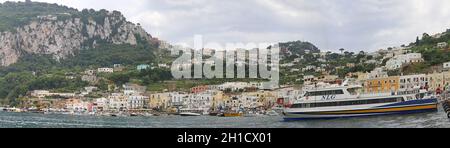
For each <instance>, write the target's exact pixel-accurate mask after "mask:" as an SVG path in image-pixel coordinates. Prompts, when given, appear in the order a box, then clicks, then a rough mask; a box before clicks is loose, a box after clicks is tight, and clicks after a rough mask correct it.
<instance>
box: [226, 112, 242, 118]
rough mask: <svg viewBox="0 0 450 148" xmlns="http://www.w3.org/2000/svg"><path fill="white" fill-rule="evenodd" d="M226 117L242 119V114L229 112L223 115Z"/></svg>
mask: <svg viewBox="0 0 450 148" xmlns="http://www.w3.org/2000/svg"><path fill="white" fill-rule="evenodd" d="M223 116H224V117H242V116H243V114H242V113H234V112H228V113H224V114H223Z"/></svg>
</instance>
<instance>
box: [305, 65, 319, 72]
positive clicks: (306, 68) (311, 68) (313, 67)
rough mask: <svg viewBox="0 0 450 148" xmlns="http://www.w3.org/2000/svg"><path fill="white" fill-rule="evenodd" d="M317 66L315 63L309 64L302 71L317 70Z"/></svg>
mask: <svg viewBox="0 0 450 148" xmlns="http://www.w3.org/2000/svg"><path fill="white" fill-rule="evenodd" d="M316 68H317V67H316V66H314V65H308V66H306V67H305V68H303V69H302V71H310V70H315V69H316Z"/></svg>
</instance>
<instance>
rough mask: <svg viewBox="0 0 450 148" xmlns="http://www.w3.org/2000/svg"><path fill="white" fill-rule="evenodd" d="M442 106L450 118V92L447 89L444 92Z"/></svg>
mask: <svg viewBox="0 0 450 148" xmlns="http://www.w3.org/2000/svg"><path fill="white" fill-rule="evenodd" d="M442 108H443V109H444V111H445V113H446V114H447V118H449V119H450V92H449V91H446V92H445V93H443V94H442Z"/></svg>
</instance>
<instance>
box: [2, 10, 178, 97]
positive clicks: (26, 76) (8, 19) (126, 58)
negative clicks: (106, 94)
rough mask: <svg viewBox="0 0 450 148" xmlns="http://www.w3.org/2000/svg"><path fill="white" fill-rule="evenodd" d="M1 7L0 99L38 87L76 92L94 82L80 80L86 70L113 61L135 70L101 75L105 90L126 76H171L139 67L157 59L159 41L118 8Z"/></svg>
mask: <svg viewBox="0 0 450 148" xmlns="http://www.w3.org/2000/svg"><path fill="white" fill-rule="evenodd" d="M0 12H1V13H0V18H1V20H2V21H0V32H1V33H0V102H5V101H6V102H11V103H14V102H17V99H19V98H20V97H21V96H24V95H26V93H27V92H29V91H30V90H37V89H47V90H55V91H59V92H77V91H80V90H82V89H83V87H85V86H89V85H92V84H89V83H87V82H83V81H81V75H80V74H82V73H83V72H84V71H85V70H87V69H96V68H99V67H112V65H114V64H121V65H123V66H124V68H126V69H130V70H129V71H128V72H124V73H118V74H115V75H102V76H101V78H102V79H101V82H100V83H98V84H95V86H98V87H99V88H103V90H104V89H105V87H106V88H107V85H108V84H112V83H122V81H119V80H121V79H123V78H127V81H131V80H133V79H136V80H138V81H139V82H140V83H146V84H149V83H152V82H154V81H159V80H160V79H167V78H165V77H166V76H170V75H168V74H167V71H162V70H155V71H142V72H139V71H136V70H135V65H138V64H150V63H154V61H155V60H157V58H156V56H155V54H159V52H160V51H159V50H158V44H157V43H158V41H157V40H155V39H153V38H152V36H151V35H150V34H148V33H147V32H145V30H144V29H143V28H142V27H141V26H140V25H136V24H134V23H131V22H129V21H127V20H126V18H125V17H124V16H123V15H122V14H121V13H120V12H118V11H112V12H110V11H107V10H100V11H94V10H87V9H85V10H82V11H78V10H76V9H73V8H68V7H66V6H60V5H56V4H48V3H38V2H29V3H24V2H5V3H2V4H0ZM161 74H164V75H163V77H161ZM72 75H74V76H75V77H74V78H70V79H68V76H72ZM159 77H161V78H159ZM133 81H134V80H133Z"/></svg>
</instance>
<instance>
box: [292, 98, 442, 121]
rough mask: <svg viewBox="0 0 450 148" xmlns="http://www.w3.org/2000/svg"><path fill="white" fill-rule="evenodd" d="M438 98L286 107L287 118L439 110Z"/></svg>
mask: <svg viewBox="0 0 450 148" xmlns="http://www.w3.org/2000/svg"><path fill="white" fill-rule="evenodd" d="M437 108H438V107H437V99H422V100H412V101H404V102H394V103H380V104H368V105H351V106H335V107H317V108H289V109H285V111H284V114H285V120H287V121H290V120H314V119H335V118H350V117H364V116H379V115H392V114H410V113H421V112H429V111H437Z"/></svg>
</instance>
